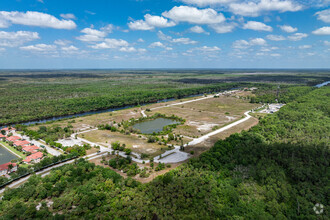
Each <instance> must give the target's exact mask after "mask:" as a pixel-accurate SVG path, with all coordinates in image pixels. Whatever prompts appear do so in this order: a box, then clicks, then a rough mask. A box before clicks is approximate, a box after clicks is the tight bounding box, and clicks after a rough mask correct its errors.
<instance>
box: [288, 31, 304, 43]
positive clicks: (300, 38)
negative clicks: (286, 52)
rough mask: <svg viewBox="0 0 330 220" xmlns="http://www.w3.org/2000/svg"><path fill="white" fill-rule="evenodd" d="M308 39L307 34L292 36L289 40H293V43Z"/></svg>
mask: <svg viewBox="0 0 330 220" xmlns="http://www.w3.org/2000/svg"><path fill="white" fill-rule="evenodd" d="M306 37H308V34H305V33H295V34H292V35H290V36H289V37H288V39H289V40H292V41H299V40H302V39H303V38H306Z"/></svg>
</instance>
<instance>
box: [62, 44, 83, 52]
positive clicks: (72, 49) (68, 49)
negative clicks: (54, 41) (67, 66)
mask: <svg viewBox="0 0 330 220" xmlns="http://www.w3.org/2000/svg"><path fill="white" fill-rule="evenodd" d="M61 50H62V51H64V52H66V53H73V52H76V51H78V50H79V49H78V48H77V47H75V46H73V45H70V46H67V47H62V48H61Z"/></svg>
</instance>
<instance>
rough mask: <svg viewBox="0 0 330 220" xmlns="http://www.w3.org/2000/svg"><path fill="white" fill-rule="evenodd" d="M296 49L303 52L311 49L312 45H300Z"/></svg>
mask: <svg viewBox="0 0 330 220" xmlns="http://www.w3.org/2000/svg"><path fill="white" fill-rule="evenodd" d="M298 48H299V49H301V50H303V49H309V48H312V45H301V46H299V47H298Z"/></svg>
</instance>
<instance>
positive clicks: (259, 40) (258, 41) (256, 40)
mask: <svg viewBox="0 0 330 220" xmlns="http://www.w3.org/2000/svg"><path fill="white" fill-rule="evenodd" d="M266 43H267V42H266V41H265V40H264V39H262V38H254V39H251V40H250V45H259V46H261V45H265V44H266Z"/></svg>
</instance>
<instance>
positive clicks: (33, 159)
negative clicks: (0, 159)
mask: <svg viewBox="0 0 330 220" xmlns="http://www.w3.org/2000/svg"><path fill="white" fill-rule="evenodd" d="M43 156H44V155H43V153H41V152H37V153H34V154H31V155H30V156H27V157H26V158H25V160H23V161H24V162H25V163H39V162H40V160H41V159H42V157H43Z"/></svg>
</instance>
